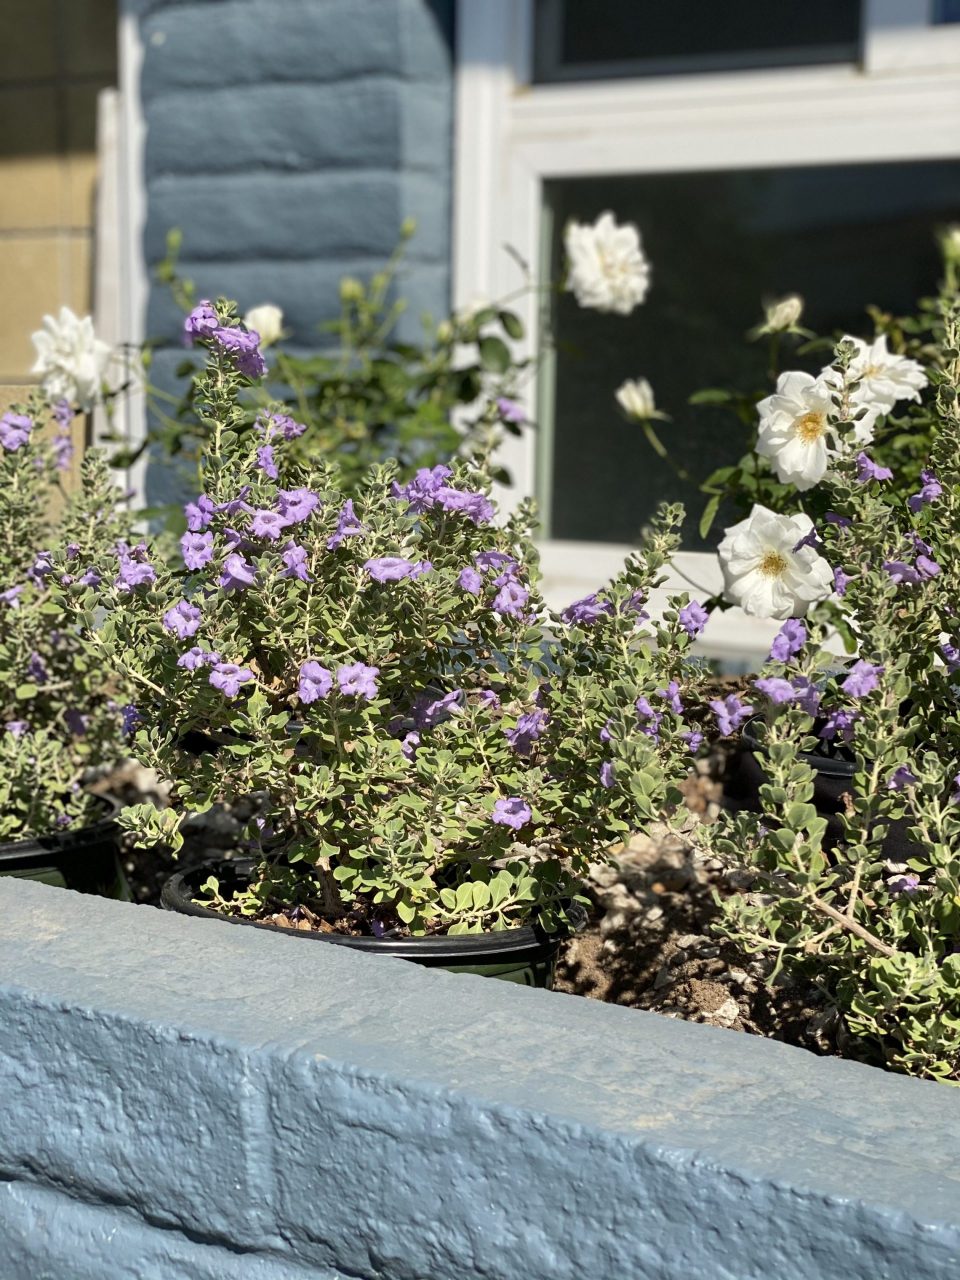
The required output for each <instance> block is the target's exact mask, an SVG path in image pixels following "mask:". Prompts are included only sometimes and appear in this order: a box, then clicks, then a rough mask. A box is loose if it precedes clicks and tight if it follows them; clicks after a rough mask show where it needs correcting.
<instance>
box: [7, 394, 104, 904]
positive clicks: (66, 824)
mask: <svg viewBox="0 0 960 1280" xmlns="http://www.w3.org/2000/svg"><path fill="white" fill-rule="evenodd" d="M49 416H50V415H49V412H48V410H47V409H46V407H45V405H44V401H43V396H42V394H40V393H37V394H36V395H35V396H34V397H33V398H32V399H31V401H30V402H29V403H26V404H20V405H15V406H14V407H13V408H12V409H11V410H9V411H8V412H6V413H4V414H3V416H2V417H0V612H2V619H3V626H2V629H0V672H2V680H0V690H2V693H0V702H2V706H0V724H2V729H0V873H2V874H8V875H21V876H26V877H29V878H31V879H36V880H43V881H45V882H47V883H51V884H57V885H61V886H65V887H67V888H71V889H78V890H81V891H84V892H91V893H100V894H104V895H106V896H112V897H125V896H126V894H127V889H126V884H125V882H124V878H123V874H122V871H121V868H120V863H119V860H118V853H119V829H118V827H117V825H116V823H115V822H114V820H113V815H114V813H115V810H116V807H117V806H116V805H114V804H113V803H112V802H111V801H110V800H108V799H107V798H105V797H103V796H98V795H94V794H92V793H91V792H90V791H89V790H88V789H87V787H86V785H85V783H86V782H87V781H88V779H89V778H90V775H91V773H92V771H94V770H98V769H99V770H102V769H103V768H104V767H105V766H106V767H109V766H112V765H116V764H119V763H120V762H121V761H122V760H123V759H124V758H125V756H126V741H125V720H127V719H128V718H129V712H128V711H127V710H126V708H125V705H124V704H125V699H124V696H123V689H122V684H121V682H119V681H117V680H116V679H112V678H111V677H109V676H108V675H107V673H106V672H105V670H104V668H103V666H102V664H101V662H100V661H99V660H98V658H97V656H96V654H95V653H94V652H93V650H92V649H91V648H90V646H89V645H88V644H87V643H86V642H85V641H84V639H83V638H82V636H81V635H80V634H79V631H78V629H77V627H76V625H75V622H74V618H73V614H72V611H71V610H70V609H69V607H68V606H66V605H65V603H64V601H63V599H62V596H61V591H62V588H63V586H64V585H65V584H70V583H78V584H89V583H91V582H93V581H96V580H97V575H96V572H95V571H94V569H93V567H92V566H93V564H94V563H96V562H97V561H98V559H100V558H101V553H102V549H103V547H104V546H107V545H111V546H112V545H114V544H116V543H117V542H118V541H119V540H121V539H122V538H123V537H124V536H125V535H127V534H128V528H127V521H126V518H125V516H124V514H123V513H122V511H121V509H120V507H119V505H118V503H117V500H116V490H115V487H114V486H113V484H112V483H111V481H110V479H109V477H108V475H107V472H106V467H105V464H104V462H103V461H102V459H100V458H98V457H97V456H96V455H94V454H90V455H88V456H87V457H86V458H85V460H84V463H83V466H82V475H81V482H80V486H79V488H78V489H77V490H76V491H74V492H73V493H72V494H69V495H67V494H65V493H64V491H63V490H62V488H61V484H60V480H61V475H62V472H63V471H64V470H65V469H66V467H67V466H68V465H69V462H70V443H69V436H68V435H67V431H66V428H67V427H68V426H69V423H70V421H71V419H72V418H73V416H74V411H73V409H72V408H71V407H70V403H69V402H68V401H66V400H63V401H62V402H61V403H59V404H58V405H57V408H56V411H55V415H54V416H55V419H56V422H55V423H53V424H50V423H48V422H47V419H48V418H49ZM51 425H53V426H55V427H56V433H55V434H53V435H51V432H50V430H49V427H50V426H51ZM58 564H59V568H58V567H57V565H58Z"/></svg>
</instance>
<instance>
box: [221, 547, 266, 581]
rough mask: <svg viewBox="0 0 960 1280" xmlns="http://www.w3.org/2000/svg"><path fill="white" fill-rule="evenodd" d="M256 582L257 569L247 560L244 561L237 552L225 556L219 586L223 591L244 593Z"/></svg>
mask: <svg viewBox="0 0 960 1280" xmlns="http://www.w3.org/2000/svg"><path fill="white" fill-rule="evenodd" d="M256 581H257V568H256V565H253V564H251V563H250V562H249V560H244V558H243V556H242V555H240V553H239V552H238V551H234V552H233V553H232V554H231V555H229V556H227V558H226V560H224V562H223V572H222V573H221V574H220V586H221V587H223V589H224V590H225V591H244V590H245V589H246V588H247V587H252V586H254V585H255V584H256Z"/></svg>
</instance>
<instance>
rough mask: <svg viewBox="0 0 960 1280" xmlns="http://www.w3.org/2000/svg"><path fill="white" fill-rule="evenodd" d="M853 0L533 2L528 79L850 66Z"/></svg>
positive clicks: (854, 49) (855, 20) (855, 14)
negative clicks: (804, 65) (531, 66)
mask: <svg viewBox="0 0 960 1280" xmlns="http://www.w3.org/2000/svg"><path fill="white" fill-rule="evenodd" d="M859 41H860V0H776V3H775V4H771V3H770V0H722V2H721V0H670V3H669V4H667V3H664V0H589V3H587V0H537V4H536V9H535V30H534V79H535V80H536V81H541V82H542V81H549V80H569V79H581V80H582V79H593V78H595V77H597V76H639V75H658V74H664V73H674V72H685V71H721V70H730V69H737V68H745V67H778V66H785V65H791V64H797V63H811V62H851V61H855V60H856V59H857V57H858V56H859Z"/></svg>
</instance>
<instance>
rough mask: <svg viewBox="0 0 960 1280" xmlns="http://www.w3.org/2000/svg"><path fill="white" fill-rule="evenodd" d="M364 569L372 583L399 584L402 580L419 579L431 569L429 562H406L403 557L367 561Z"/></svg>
mask: <svg viewBox="0 0 960 1280" xmlns="http://www.w3.org/2000/svg"><path fill="white" fill-rule="evenodd" d="M363 567H364V569H366V571H367V573H369V575H370V577H371V578H373V580H374V582H400V581H401V579H403V578H419V577H421V576H422V575H423V574H425V573H429V572H430V570H431V569H432V568H433V566H432V565H431V563H430V561H429V560H418V561H416V562H414V561H412V560H406V559H404V557H403V556H380V557H378V558H377V559H375V560H367V561H366V563H365V564H364V566H363Z"/></svg>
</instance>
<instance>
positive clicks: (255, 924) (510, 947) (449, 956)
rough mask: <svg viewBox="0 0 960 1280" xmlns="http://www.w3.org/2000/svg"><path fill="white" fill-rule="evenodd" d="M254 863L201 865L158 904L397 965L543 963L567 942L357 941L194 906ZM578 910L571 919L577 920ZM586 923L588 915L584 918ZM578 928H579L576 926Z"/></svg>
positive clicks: (494, 937)
mask: <svg viewBox="0 0 960 1280" xmlns="http://www.w3.org/2000/svg"><path fill="white" fill-rule="evenodd" d="M250 866H252V863H250V862H247V861H246V860H241V859H238V860H237V861H232V860H231V861H227V862H223V861H218V862H213V861H211V862H205V863H202V864H200V865H199V866H197V867H194V868H192V869H190V870H189V871H178V872H176V873H175V874H174V875H172V876H171V877H170V879H169V880H167V882H166V884H164V886H163V890H162V892H161V896H160V900H161V903H162V905H163V907H164V908H165V909H166V910H167V911H178V912H180V913H181V914H182V915H190V916H199V917H203V918H206V919H212V920H223V921H226V922H227V923H228V924H243V925H248V926H250V927H251V928H254V929H269V930H270V932H271V933H280V934H285V935H290V936H293V937H297V938H305V939H307V940H311V941H314V942H330V943H333V944H334V945H336V946H342V947H352V948H354V950H358V951H367V952H372V953H375V954H377V955H389V956H395V957H397V958H398V959H401V960H421V961H422V960H431V961H436V962H438V963H440V962H448V963H451V964H456V963H460V964H468V963H481V962H483V961H487V962H490V963H493V962H494V958H495V957H501V956H502V957H509V958H510V959H511V960H513V959H530V960H536V959H543V958H545V957H546V956H548V955H549V954H550V953H551V952H552V951H554V950H555V949H556V947H557V946H558V945H559V944H560V942H562V941H563V939H564V938H565V937H567V936H569V935H568V934H566V933H562V932H557V933H546V932H545V931H544V930H543V929H541V928H540V927H539V926H538V925H535V924H523V925H517V926H516V927H514V928H512V929H501V930H499V931H496V932H491V933H458V934H454V935H453V936H452V937H451V936H450V935H449V934H442V935H440V936H436V935H433V936H430V937H424V938H374V937H372V936H369V935H361V936H356V935H354V934H349V933H320V932H318V931H316V930H313V929H311V930H309V931H308V930H306V929H285V928H284V927H283V926H282V925H276V924H269V923H267V922H266V921H262V920H247V919H244V918H243V917H242V916H228V915H224V914H223V913H222V912H220V911H214V910H213V909H212V908H211V907H204V906H201V905H200V903H198V902H195V901H194V899H193V894H194V893H195V892H197V891H198V890H199V887H200V885H201V884H202V883H203V881H204V880H206V878H207V876H208V875H210V874H214V875H216V873H217V870H218V869H222V868H229V870H230V871H232V872H234V873H236V874H238V875H239V876H240V877H242V876H243V874H244V872H245V870H246V868H248V867H250ZM575 908H576V904H573V913H574V914H576V910H575ZM583 920H584V923H585V921H586V913H585V912H584V913H583ZM578 927H582V926H578Z"/></svg>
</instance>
